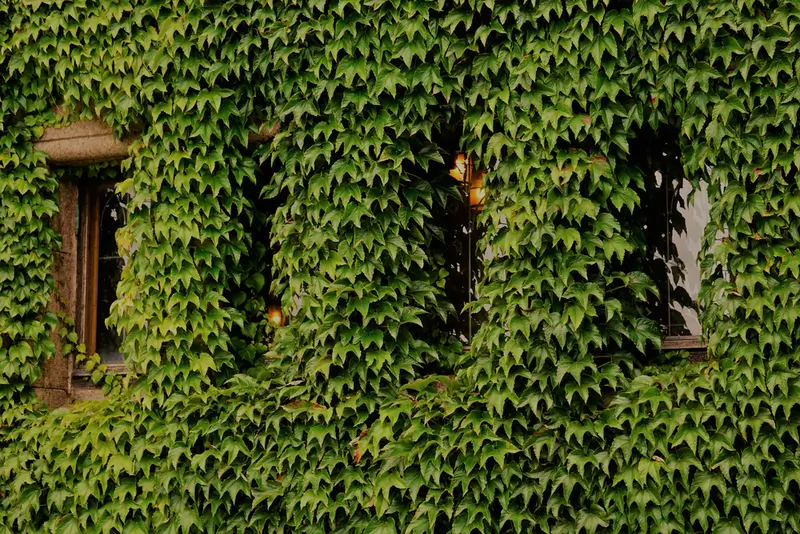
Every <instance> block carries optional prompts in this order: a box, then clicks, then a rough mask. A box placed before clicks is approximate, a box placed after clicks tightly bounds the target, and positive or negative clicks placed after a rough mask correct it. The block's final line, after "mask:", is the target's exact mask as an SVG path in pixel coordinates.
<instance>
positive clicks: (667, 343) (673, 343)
mask: <svg viewBox="0 0 800 534" xmlns="http://www.w3.org/2000/svg"><path fill="white" fill-rule="evenodd" d="M707 348H708V345H706V344H705V343H701V342H700V336H667V337H665V338H664V341H662V342H661V350H703V351H704V350H706V349H707Z"/></svg>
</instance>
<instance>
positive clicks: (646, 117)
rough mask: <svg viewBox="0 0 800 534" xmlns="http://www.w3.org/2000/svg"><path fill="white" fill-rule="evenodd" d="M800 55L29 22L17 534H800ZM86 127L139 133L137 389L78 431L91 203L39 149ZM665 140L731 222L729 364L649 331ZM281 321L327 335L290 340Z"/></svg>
mask: <svg viewBox="0 0 800 534" xmlns="http://www.w3.org/2000/svg"><path fill="white" fill-rule="evenodd" d="M798 21H800V9H799V8H797V7H796V6H795V5H794V4H793V3H792V2H786V1H779V0H775V1H760V0H722V1H718V2H714V3H707V2H701V1H699V0H634V1H632V2H631V1H616V0H607V1H605V2H601V1H597V2H594V1H591V0H569V1H558V0H541V1H537V0H526V1H525V0H516V1H510V0H509V1H506V0H482V1H478V0H472V1H466V0H439V1H425V0H405V1H400V0H394V1H385V0H371V1H368V2H362V1H360V0H340V1H338V2H331V3H326V2H324V1H299V2H297V1H293V2H284V1H283V0H275V1H268V2H264V3H263V4H258V3H255V2H251V1H249V0H248V1H245V0H238V1H236V0H234V1H229V2H221V3H219V4H212V3H203V2H175V3H173V4H171V5H168V4H165V3H162V2H153V1H149V2H146V1H138V0H130V1H121V2H114V3H111V2H100V1H95V0H76V1H64V0H61V1H53V2H41V1H29V2H18V1H9V0H0V67H2V68H1V69H0V77H1V78H0V80H2V81H0V147H2V150H1V151H0V533H11V532H15V533H16V532H58V533H73V532H74V533H77V532H126V533H128V532H131V533H133V532H142V533H145V532H147V533H149V532H164V533H167V532H197V531H202V532H205V531H208V532H246V531H269V532H387V533H388V532H450V531H456V532H501V531H502V532H510V531H513V532H530V531H547V532H579V531H586V532H590V531H592V532H593V531H596V530H598V529H602V530H610V531H614V532H644V531H647V532H650V531H653V532H671V531H675V532H684V531H704V532H720V533H722V532H725V533H727V532H730V533H734V532H764V533H766V532H776V531H787V532H788V531H797V530H800V509H799V508H798V504H800V483H799V482H798V480H799V478H798V477H800V456H798V454H800V453H798V452H797V449H798V443H799V442H800V436H799V435H798V423H800V411H799V410H798V407H797V405H798V402H799V401H800V381H799V380H798V375H797V371H796V369H797V367H798V359H800V353H798V351H797V349H796V347H797V346H798V345H800V343H798V341H800V330H799V328H800V319H798V317H800V311H798V310H800V250H798V246H797V244H798V242H800V226H799V225H800V222H798V221H800V218H798V217H797V216H798V215H800V181H798V179H797V170H798V167H800V150H798V148H800V147H798V145H800V136H798V134H797V133H796V132H795V129H796V126H797V115H798V110H800V82H798V78H800V31H798V30H797V24H798ZM56 106H60V107H61V109H62V110H64V111H65V112H66V113H65V114H62V115H57V114H56V113H55V112H54V108H55V107H56ZM88 116H100V117H102V118H103V119H104V120H105V121H107V122H108V123H109V124H111V125H112V126H113V127H114V129H115V131H116V132H117V133H118V134H119V135H122V134H125V133H129V132H132V131H136V132H141V135H140V137H139V138H138V139H139V140H138V141H137V142H136V143H135V144H134V145H133V146H132V148H131V157H130V158H129V159H127V160H126V161H125V162H124V163H123V167H122V172H123V174H124V176H125V180H124V182H123V183H122V184H121V185H120V187H121V189H122V190H128V189H129V188H132V189H133V192H134V196H133V199H132V201H131V203H130V207H131V218H130V223H129V225H128V226H127V227H126V228H125V229H124V230H123V231H122V232H120V234H119V235H118V243H119V246H120V248H121V249H122V250H123V251H125V252H127V253H130V254H132V260H131V262H130V264H129V265H128V266H127V267H126V269H125V271H124V272H123V278H122V282H121V283H120V285H119V288H118V301H117V303H116V304H115V306H114V309H113V314H112V318H111V320H112V322H113V323H114V325H115V326H116V327H117V328H120V329H123V330H124V331H125V333H126V336H125V344H124V347H123V351H124V354H125V358H126V361H127V362H128V365H129V370H130V372H129V375H128V377H127V378H126V379H125V381H124V383H122V384H119V383H116V382H115V386H114V388H113V390H112V391H111V392H110V395H109V398H108V399H107V400H104V401H102V402H92V403H82V404H78V405H75V406H72V407H70V408H69V409H60V410H56V411H54V412H46V411H44V410H43V409H42V408H41V407H39V405H38V403H37V402H36V399H35V395H34V394H33V390H32V387H31V384H32V383H33V381H34V380H35V379H36V377H37V375H38V372H39V371H38V369H39V366H40V364H41V362H42V361H43V360H44V359H45V358H47V357H48V356H50V355H52V354H53V353H54V351H55V345H54V342H53V335H52V334H53V333H54V332H55V333H58V332H57V331H58V330H59V320H58V318H57V317H56V316H55V315H53V314H52V313H49V312H48V311H47V303H48V302H49V300H50V298H51V293H52V286H53V278H52V276H51V268H52V262H53V253H54V250H57V249H58V247H59V242H60V240H59V236H58V235H57V234H56V233H55V232H54V231H53V229H52V228H51V226H50V220H51V218H52V217H53V216H54V215H55V214H56V213H57V210H58V206H57V203H56V193H57V188H58V174H57V173H56V172H54V171H53V170H52V169H49V168H48V166H47V163H46V160H45V157H44V156H43V154H41V153H37V152H35V151H34V150H33V142H34V141H35V140H36V138H37V137H38V136H39V135H41V133H42V131H43V126H46V125H52V124H56V123H58V122H60V121H68V120H74V119H77V118H81V117H88ZM275 124H278V125H279V127H278V129H277V131H278V133H277V135H276V136H275V137H274V138H273V139H272V140H271V141H269V142H267V143H265V144H263V145H261V146H259V147H255V146H251V145H249V144H248V132H250V131H256V130H257V129H259V128H260V127H261V126H264V125H265V126H266V127H272V125H275ZM662 128H669V129H671V130H672V131H675V132H678V133H677V134H676V135H678V136H679V139H678V140H677V141H678V142H679V144H680V150H681V154H682V159H683V167H684V169H683V170H684V172H685V173H686V175H687V176H688V177H690V178H691V179H692V180H693V181H694V183H695V184H696V185H698V186H699V185H700V184H701V183H704V184H706V185H707V187H708V191H709V195H710V198H711V201H712V213H711V215H712V223H711V224H710V225H709V227H708V229H707V231H706V235H705V238H704V249H705V253H704V258H703V262H702V266H703V272H704V282H703V293H702V296H701V299H702V304H703V309H704V312H703V314H702V323H703V327H704V330H705V332H706V333H707V335H706V338H707V341H708V358H707V359H703V360H701V361H696V359H695V360H692V359H689V358H688V357H686V355H683V354H677V355H664V354H661V351H660V349H659V345H660V341H659V332H658V328H657V325H655V323H654V322H653V321H652V320H650V319H648V318H647V317H646V314H645V312H644V310H645V304H646V302H647V300H648V298H649V297H648V294H649V292H651V291H652V290H653V283H652V281H651V280H650V279H649V278H648V277H647V275H646V274H644V273H643V272H642V264H643V255H644V250H645V248H646V246H647V245H646V243H645V241H644V239H643V234H642V232H641V228H640V227H639V226H638V225H637V221H638V220H639V219H638V217H639V214H640V212H641V210H643V209H647V208H646V206H644V205H643V203H642V201H641V197H642V195H643V194H644V191H645V190H646V188H647V187H646V186H647V184H646V180H648V179H650V178H651V177H649V176H647V175H646V174H645V173H644V172H643V171H642V169H641V168H640V167H639V166H637V164H636V163H635V162H636V161H637V160H636V158H633V157H632V156H630V155H629V152H630V149H629V146H630V144H631V142H632V141H633V140H634V139H635V137H636V135H637V132H643V131H649V132H658V131H661V129H662ZM453 129H456V130H460V131H461V132H462V137H461V145H462V147H463V148H465V149H466V150H468V152H469V153H470V154H471V155H472V156H473V157H474V158H475V159H476V160H477V161H481V162H482V163H483V165H484V166H485V167H486V168H487V169H488V170H489V173H488V174H487V176H486V186H487V199H488V200H487V203H486V206H485V208H484V209H483V211H482V214H481V216H480V219H481V224H482V225H483V226H484V227H485V237H484V239H483V242H482V244H481V246H486V247H491V249H492V250H493V251H494V252H495V254H494V257H493V259H491V260H490V261H488V263H487V264H486V265H485V273H484V279H483V281H482V282H481V284H480V287H479V293H480V300H479V301H478V302H477V303H476V304H475V306H476V307H486V308H487V309H488V312H487V320H486V321H485V322H484V324H483V325H482V327H481V329H480V331H479V332H478V334H477V336H476V338H475V340H474V343H473V345H472V346H471V348H470V349H469V350H467V351H463V350H462V349H461V347H460V345H459V344H458V343H457V342H456V341H455V340H454V339H453V338H452V336H449V335H448V334H447V329H446V328H445V326H444V325H445V324H446V323H447V321H448V317H449V316H451V315H452V314H453V313H454V311H455V310H454V309H453V307H452V305H451V304H450V303H449V302H448V300H447V295H446V294H445V292H444V291H443V289H442V288H443V287H445V285H446V284H445V281H446V277H447V272H446V269H444V268H443V265H444V263H443V260H442V259H441V258H442V255H441V253H440V251H441V246H442V245H441V243H440V241H439V238H438V237H437V236H439V235H440V233H439V232H437V224H438V222H437V220H436V219H435V217H434V216H433V214H434V213H440V212H441V210H440V208H441V206H442V204H443V203H445V202H446V201H447V199H448V196H449V195H450V194H451V187H452V184H450V183H449V182H448V181H447V179H446V177H447V161H446V160H447V159H448V158H449V154H448V153H446V151H445V150H443V149H442V148H443V147H442V146H441V143H440V141H439V139H441V137H442V135H443V133H444V132H447V131H451V130H453ZM721 231H722V232H724V235H725V237H724V238H723V239H721V240H720V239H718V234H719V233H720V232H721ZM267 235H269V236H270V237H269V238H266V237H265V236H267ZM270 264H271V266H272V267H271V268H270ZM270 288H272V291H274V292H275V293H276V294H279V295H281V297H282V299H283V304H284V307H285V309H286V310H288V309H289V308H291V307H294V306H297V307H298V309H297V311H296V315H295V316H294V317H293V320H292V322H291V324H290V325H289V326H288V327H285V328H283V329H281V330H280V331H279V332H278V333H277V334H275V338H274V339H273V331H272V329H271V327H270V326H269V324H268V321H267V320H266V302H267V299H268V298H269V292H270ZM296 296H297V297H299V298H295V297H296ZM67 322H68V321H67ZM62 335H65V336H67V337H69V336H70V334H69V332H68V331H67V332H62ZM71 339H73V340H74V336H72V338H71ZM77 350H78V351H79V349H77Z"/></svg>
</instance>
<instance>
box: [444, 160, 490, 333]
mask: <svg viewBox="0 0 800 534" xmlns="http://www.w3.org/2000/svg"><path fill="white" fill-rule="evenodd" d="M448 163H449V166H450V169H449V177H448V178H447V179H448V180H450V181H451V183H453V184H454V185H455V186H456V188H457V191H458V195H454V196H453V197H452V198H450V199H449V200H448V202H447V206H446V208H445V212H444V214H443V217H442V222H441V230H442V233H443V255H444V261H445V268H446V269H447V271H448V277H447V280H446V285H445V293H446V294H447V296H448V300H449V302H450V303H451V304H452V305H453V306H454V307H455V310H456V314H457V315H456V317H454V318H453V319H452V320H451V321H450V322H449V323H448V325H447V328H448V331H449V333H451V334H453V335H455V336H456V337H457V338H458V340H459V341H460V342H461V343H462V344H463V345H465V346H466V345H470V344H471V343H472V338H473V336H474V335H475V332H476V331H477V330H478V328H479V327H480V325H481V323H482V322H483V320H484V319H485V316H486V311H485V310H482V309H478V310H475V309H472V307H471V304H472V303H473V302H474V301H475V300H476V288H477V284H478V282H479V281H480V280H481V278H482V277H483V262H484V259H485V258H486V257H487V256H486V253H485V252H482V251H480V247H479V241H480V239H481V237H482V230H481V228H480V227H479V225H478V224H477V216H478V213H479V212H480V210H481V208H482V206H483V200H484V195H485V190H484V188H483V172H482V171H480V170H478V169H476V168H475V166H474V165H473V162H472V161H471V160H470V159H469V158H468V157H467V156H466V155H465V154H464V153H461V152H456V153H454V154H453V157H452V159H451V160H450V162H448Z"/></svg>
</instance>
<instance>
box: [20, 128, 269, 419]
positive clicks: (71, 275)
mask: <svg viewBox="0 0 800 534" xmlns="http://www.w3.org/2000/svg"><path fill="white" fill-rule="evenodd" d="M279 128H280V125H279V124H278V123H275V124H272V125H263V126H261V127H260V128H258V130H257V132H251V133H250V135H249V136H248V142H249V143H250V144H260V143H263V142H265V141H267V140H269V139H271V138H272V137H274V136H275V134H276V133H277V132H278V131H279ZM134 139H135V138H128V139H119V138H117V137H115V136H114V132H113V129H112V128H111V126H109V125H108V124H106V123H105V122H103V121H102V120H100V119H82V120H78V121H75V122H72V123H70V124H67V125H63V126H52V127H48V128H45V131H44V133H43V135H42V136H41V137H40V138H39V140H38V141H36V142H35V143H34V145H33V147H34V149H35V150H38V151H41V152H44V153H45V155H46V156H47V162H48V164H49V165H50V166H52V167H83V166H88V165H92V164H95V163H104V162H113V161H119V162H121V161H122V160H125V159H127V158H128V157H130V154H129V150H128V149H129V147H130V145H131V142H132V141H133V140H134ZM81 202H83V199H81V198H80V188H79V187H78V184H77V182H75V181H63V182H61V183H60V184H59V188H58V203H59V214H58V215H57V216H56V217H55V219H54V221H53V226H54V228H55V229H56V230H57V231H58V232H59V233H60V234H61V235H62V247H61V250H57V251H55V254H54V256H55V259H54V266H53V269H54V273H53V274H54V277H55V283H56V291H54V294H53V299H52V301H51V303H50V306H49V309H50V310H51V311H60V312H63V313H66V314H67V315H69V316H70V317H74V318H76V320H77V322H78V324H77V325H76V326H77V327H78V335H79V338H80V339H81V340H82V341H83V340H84V339H85V325H84V324H83V323H84V322H85V319H84V316H85V313H86V311H85V308H86V303H85V302H84V300H85V297H84V296H82V292H83V291H84V289H83V288H84V287H85V282H83V277H84V276H85V266H86V265H85V264H86V259H85V257H83V258H82V255H85V254H86V253H87V252H88V251H87V248H86V244H85V243H82V242H81V241H82V240H84V239H85V234H86V232H82V233H81V234H82V235H80V236H79V235H78V232H77V229H78V228H79V226H77V225H83V224H85V220H84V214H81V213H80V212H79V210H80V207H79V206H80V204H81ZM56 341H57V344H56V354H55V355H54V356H53V357H52V358H49V359H48V360H46V361H45V362H43V364H42V372H41V375H40V377H39V379H38V380H37V381H36V382H35V383H34V389H35V391H36V393H37V394H38V395H39V397H40V398H41V399H42V400H43V401H44V402H45V403H46V404H47V405H48V406H49V407H50V408H56V407H59V406H63V405H66V404H69V403H70V402H73V401H81V400H96V399H102V398H103V394H102V391H101V390H100V388H97V387H94V386H93V385H92V384H91V383H88V382H87V380H86V377H87V373H85V372H83V373H81V372H80V371H76V369H75V362H74V359H73V358H71V357H69V358H65V357H64V356H63V354H62V352H61V347H60V345H59V343H58V340H56ZM108 367H109V369H110V370H112V371H114V372H117V373H124V372H126V369H125V365H124V364H111V365H108Z"/></svg>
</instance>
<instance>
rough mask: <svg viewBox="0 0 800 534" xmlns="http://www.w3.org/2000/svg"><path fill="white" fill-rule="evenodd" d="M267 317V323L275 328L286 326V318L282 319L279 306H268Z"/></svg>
mask: <svg viewBox="0 0 800 534" xmlns="http://www.w3.org/2000/svg"><path fill="white" fill-rule="evenodd" d="M267 316H268V317H269V322H270V323H272V324H274V325H275V326H283V325H285V324H286V317H284V315H283V311H281V307H280V305H279V304H270V305H269V306H267Z"/></svg>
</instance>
